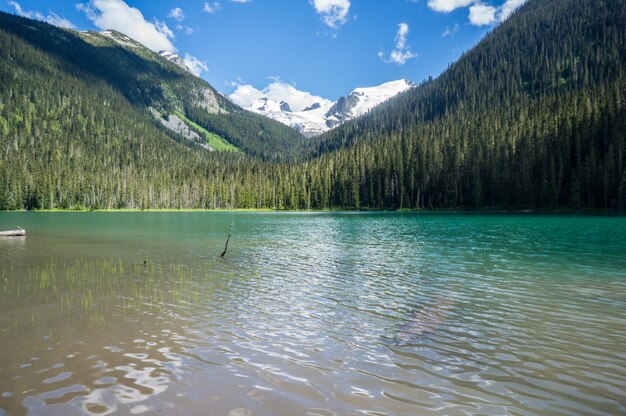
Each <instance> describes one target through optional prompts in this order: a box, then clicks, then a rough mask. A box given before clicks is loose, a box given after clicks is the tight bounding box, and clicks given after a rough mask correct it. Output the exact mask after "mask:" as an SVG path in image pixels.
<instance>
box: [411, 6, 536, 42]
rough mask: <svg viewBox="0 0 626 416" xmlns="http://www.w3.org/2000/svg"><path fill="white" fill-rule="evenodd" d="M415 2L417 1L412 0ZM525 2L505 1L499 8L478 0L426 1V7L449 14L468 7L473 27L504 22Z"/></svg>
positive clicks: (448, 31)
mask: <svg viewBox="0 0 626 416" xmlns="http://www.w3.org/2000/svg"><path fill="white" fill-rule="evenodd" d="M412 1H413V2H416V1H417V0H412ZM526 1H527V0H506V1H505V2H504V4H502V5H501V6H500V7H494V6H491V5H488V4H484V3H482V2H481V1H480V0H428V7H429V8H431V9H432V10H434V11H436V12H442V13H450V12H452V11H454V10H456V9H459V8H462V7H468V6H469V21H470V23H471V24H472V25H474V26H485V25H491V24H494V23H500V22H502V21H504V20H506V19H507V18H508V17H509V16H510V15H511V13H513V11H515V10H516V9H517V8H519V7H520V6H522V5H523V4H524V3H526ZM454 33H455V31H454V30H450V29H446V31H445V32H444V33H443V36H450V35H453V34H454Z"/></svg>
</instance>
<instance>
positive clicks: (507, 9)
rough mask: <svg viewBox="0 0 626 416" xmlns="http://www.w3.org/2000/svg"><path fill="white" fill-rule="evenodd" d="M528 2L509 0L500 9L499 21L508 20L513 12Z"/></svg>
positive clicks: (524, 0)
mask: <svg viewBox="0 0 626 416" xmlns="http://www.w3.org/2000/svg"><path fill="white" fill-rule="evenodd" d="M524 3H526V0H507V1H506V2H505V3H504V4H503V5H502V6H501V7H500V10H499V11H498V21H500V22H501V21H503V20H506V19H507V18H508V17H509V16H510V15H511V13H513V12H514V11H515V10H516V9H517V8H519V7H520V6H522V5H523V4H524Z"/></svg>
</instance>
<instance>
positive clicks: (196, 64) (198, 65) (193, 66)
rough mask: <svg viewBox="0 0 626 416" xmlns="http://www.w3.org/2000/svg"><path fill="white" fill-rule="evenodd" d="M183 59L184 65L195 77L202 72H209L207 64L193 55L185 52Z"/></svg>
mask: <svg viewBox="0 0 626 416" xmlns="http://www.w3.org/2000/svg"><path fill="white" fill-rule="evenodd" d="M183 61H185V65H187V68H189V70H190V71H191V72H192V73H193V74H194V75H195V76H197V77H199V76H200V75H202V73H203V72H209V67H208V66H207V64H206V62H204V61H201V60H199V59H198V58H196V57H195V56H192V55H189V54H188V53H186V54H185V58H184V59H183Z"/></svg>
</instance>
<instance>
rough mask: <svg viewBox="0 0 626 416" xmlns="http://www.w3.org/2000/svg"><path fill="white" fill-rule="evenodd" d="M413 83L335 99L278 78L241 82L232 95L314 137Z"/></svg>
mask: <svg viewBox="0 0 626 416" xmlns="http://www.w3.org/2000/svg"><path fill="white" fill-rule="evenodd" d="M413 87H414V84H413V83H412V82H411V81H407V80H405V79H401V80H398V81H391V82H386V83H384V84H381V85H378V86H375V87H367V88H357V89H355V90H354V91H352V93H350V94H349V95H347V96H345V97H341V98H339V100H337V101H336V102H332V101H330V100H327V99H325V98H322V97H316V96H314V95H312V94H310V93H308V92H303V91H298V90H296V89H295V87H293V86H292V85H289V84H285V83H282V82H280V81H275V82H274V83H272V84H270V85H269V86H268V87H266V88H265V89H263V90H258V89H256V88H254V87H253V86H251V85H238V86H237V89H236V90H235V92H234V93H233V94H231V95H230V96H229V98H230V99H231V100H232V101H233V102H235V104H238V105H240V106H241V107H243V108H245V109H247V110H250V111H253V112H255V113H258V114H262V115H264V116H266V117H269V118H272V119H274V120H276V121H279V122H281V123H283V124H286V125H288V126H291V127H293V128H294V129H296V130H298V131H299V132H300V133H302V134H303V135H305V136H307V137H313V136H317V135H320V134H322V133H324V132H326V131H328V130H330V129H332V128H334V127H336V126H338V125H340V124H342V123H345V122H346V121H348V120H352V119H354V118H356V117H359V116H362V115H363V114H365V113H367V112H368V111H369V110H371V109H372V108H374V107H375V106H377V105H379V104H381V103H383V102H385V101H387V100H388V99H390V98H392V97H394V96H396V95H398V94H400V93H402V92H404V91H407V90H409V89H410V88H413Z"/></svg>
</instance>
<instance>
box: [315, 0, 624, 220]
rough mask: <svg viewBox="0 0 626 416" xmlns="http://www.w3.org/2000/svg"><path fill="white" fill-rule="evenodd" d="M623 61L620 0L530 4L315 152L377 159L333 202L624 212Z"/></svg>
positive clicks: (358, 168) (359, 166)
mask: <svg viewBox="0 0 626 416" xmlns="http://www.w3.org/2000/svg"><path fill="white" fill-rule="evenodd" d="M625 64H626V3H625V2H623V1H618V0H589V1H577V0H550V1H546V0H530V1H528V3H526V5H525V6H523V7H522V8H521V9H520V10H519V11H518V12H517V13H516V14H515V15H514V16H512V17H510V18H509V19H508V20H507V21H506V22H504V23H503V24H502V25H500V26H499V27H497V28H496V29H494V30H493V32H492V33H491V34H490V35H488V36H487V37H486V38H485V39H484V40H483V41H481V42H480V43H479V44H478V45H477V46H476V47H475V48H474V49H472V50H471V51H469V52H468V53H466V54H465V55H464V56H463V57H462V58H461V59H460V60H459V61H458V62H457V63H455V64H454V65H452V66H451V67H450V68H449V69H448V70H447V71H446V72H445V73H444V74H442V75H441V76H440V77H439V78H438V79H436V80H434V81H430V82H427V83H425V84H423V85H421V86H420V87H419V88H417V89H415V90H413V91H411V92H409V93H406V94H404V95H402V96H400V97H398V98H397V99H395V100H392V101H390V102H388V103H387V104H385V105H383V106H381V107H379V108H377V109H375V110H374V111H372V112H371V113H370V114H369V115H368V116H366V117H363V118H361V119H359V120H356V121H354V122H351V123H348V124H346V125H344V126H340V127H339V128H337V129H335V130H333V131H331V132H329V133H328V134H326V135H325V136H323V137H321V138H320V142H319V145H318V147H317V149H316V150H315V151H314V153H315V154H324V153H329V152H332V151H334V150H336V149H341V148H346V147H351V146H356V147H357V148H358V150H357V149H351V150H346V151H347V152H352V153H358V154H360V155H363V157H365V158H370V159H372V160H374V161H376V162H375V164H381V165H382V166H379V167H378V168H374V167H373V165H372V164H371V163H369V162H365V161H362V162H355V166H353V167H351V168H349V169H351V170H352V171H354V172H361V173H360V174H359V175H358V178H354V177H351V178H350V180H353V181H356V183H354V184H352V185H351V188H352V189H353V190H354V191H353V192H352V194H351V195H347V194H345V192H344V196H343V197H338V199H337V200H336V201H337V203H338V204H339V205H343V204H345V205H356V203H357V202H358V201H360V202H361V203H365V204H366V206H374V207H446V208H454V207H485V206H488V207H555V206H570V207H603V208H611V207H615V206H620V207H624V206H625V204H626V200H624V192H625V189H624V188H625V187H626V185H625V184H624V181H626V172H625V170H624V168H625V167H626V164H625V156H624V155H625V154H626V148H625V140H624V136H625V135H626V128H625V125H624V119H625V118H626V117H625V113H624V111H625V110H624V98H626V97H625V94H626V93H625V90H624V88H625V87H624V85H625V78H626V77H625V75H626V73H625V71H626V66H625ZM370 152H371V153H373V154H372V155H370V154H369V153H370ZM407 152H408V153H407ZM340 153H341V152H340ZM389 154H396V155H397V157H391V158H390V156H389ZM381 159H382V160H386V161H384V162H382V161H380V160H381ZM342 187H344V188H345V186H342ZM356 189H358V194H357V191H356Z"/></svg>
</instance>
